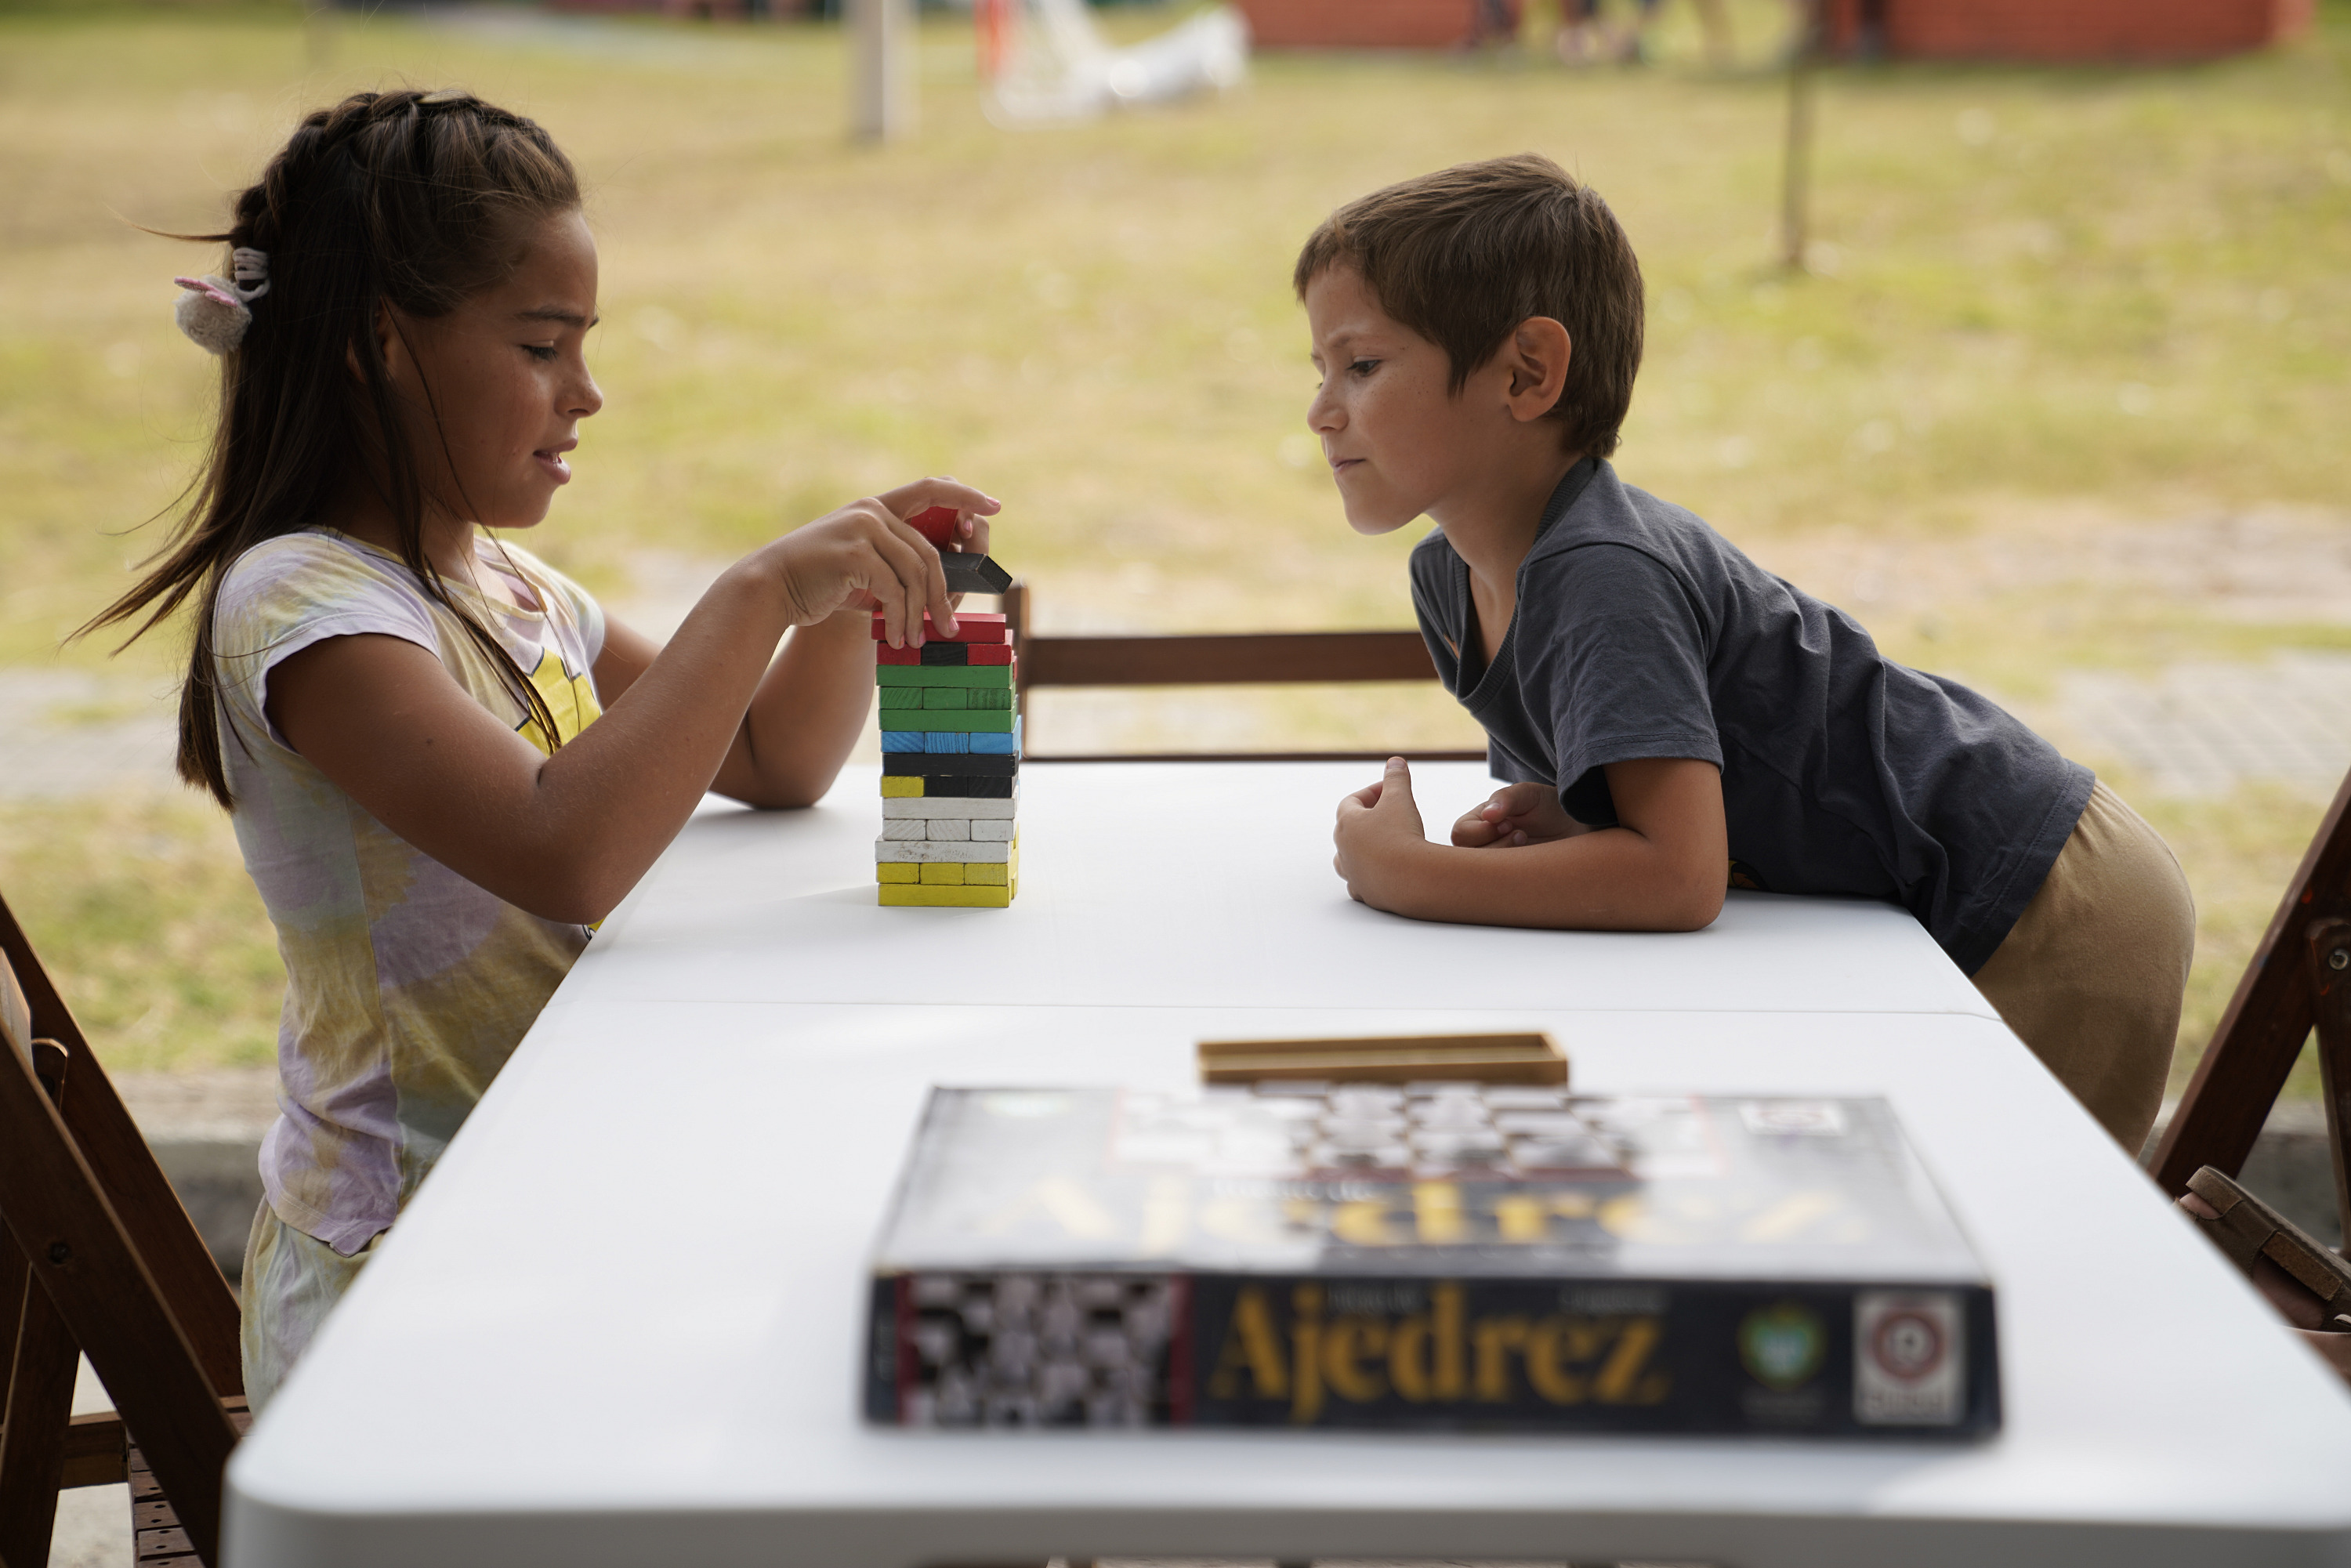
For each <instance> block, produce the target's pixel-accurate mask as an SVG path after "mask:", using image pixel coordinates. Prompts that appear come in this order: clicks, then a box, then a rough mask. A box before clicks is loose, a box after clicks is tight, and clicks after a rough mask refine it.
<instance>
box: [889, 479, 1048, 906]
mask: <svg viewBox="0 0 2351 1568" xmlns="http://www.w3.org/2000/svg"><path fill="white" fill-rule="evenodd" d="M954 516H955V514H953V513H952V512H949V513H947V514H946V519H947V522H948V523H949V524H952V522H953V520H954ZM914 523H915V524H916V526H917V527H922V526H923V525H924V524H925V517H916V518H914ZM924 531H925V533H929V532H930V531H931V529H930V528H925V530H924ZM940 542H942V543H944V542H945V540H944V539H943V538H942V539H941V540H940ZM946 559H947V560H949V561H950V562H957V561H958V558H956V557H955V556H949V557H947V558H946ZM977 559H980V560H985V559H986V558H985V557H981V558H977ZM988 566H989V568H990V569H991V570H999V569H994V563H993V562H989V563H988ZM951 575H960V573H956V574H951ZM873 636H874V643H875V648H874V658H875V668H874V679H875V681H876V682H877V684H878V685H880V687H881V701H882V836H881V837H880V838H879V839H877V840H875V841H874V844H873V858H874V861H875V862H876V865H875V871H876V874H877V876H878V878H879V880H880V882H881V886H882V902H883V904H961V905H977V906H980V907H992V908H998V909H1001V908H1004V907H1005V906H1007V905H1008V904H1011V902H1012V898H1013V895H1014V894H1017V893H1018V892H1019V890H1020V839H1019V826H1018V823H1017V821H1016V817H1015V813H1016V812H1018V810H1019V806H1020V712H1019V698H1018V697H1017V696H1016V695H1014V685H1013V681H1014V675H1015V674H1016V666H1015V665H1014V664H1013V659H1014V657H1015V655H1014V653H1013V648H1012V643H1011V640H1010V638H1011V633H1010V632H1009V631H1008V629H1007V628H1006V626H1005V623H1004V617H1003V616H1001V615H992V614H985V613H982V612H977V611H958V612H956V634H955V635H954V636H953V637H944V636H941V635H940V634H939V631H938V628H937V627H935V626H934V625H933V624H932V623H931V618H930V616H929V615H928V614H927V613H926V614H925V615H924V617H923V644H922V646H921V647H919V648H915V647H907V648H893V647H891V646H890V645H889V643H887V642H886V641H884V640H883V639H884V637H885V636H886V632H885V631H884V629H883V622H882V617H881V615H880V614H879V613H876V614H875V616H874V617H873Z"/></svg>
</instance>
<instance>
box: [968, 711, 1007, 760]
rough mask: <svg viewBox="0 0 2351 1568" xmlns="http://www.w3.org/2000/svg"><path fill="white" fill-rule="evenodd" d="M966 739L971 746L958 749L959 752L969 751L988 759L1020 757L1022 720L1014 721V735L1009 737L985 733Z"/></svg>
mask: <svg viewBox="0 0 2351 1568" xmlns="http://www.w3.org/2000/svg"><path fill="white" fill-rule="evenodd" d="M966 738H967V739H968V740H969V741H970V743H971V744H970V746H969V747H967V748H966V747H957V749H958V750H963V749H969V750H972V751H976V752H978V753H979V754H981V755H982V756H986V757H1018V756H1019V755H1020V720H1019V719H1018V718H1015V719H1014V720H1013V721H1012V733H1010V734H1009V735H1002V734H998V735H989V734H987V733H984V732H983V733H979V734H975V735H971V736H968V737H966Z"/></svg>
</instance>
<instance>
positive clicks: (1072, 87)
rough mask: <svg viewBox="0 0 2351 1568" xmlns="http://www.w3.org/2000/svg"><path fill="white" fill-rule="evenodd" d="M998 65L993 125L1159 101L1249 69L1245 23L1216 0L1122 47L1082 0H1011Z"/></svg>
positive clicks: (1233, 80) (1236, 81)
mask: <svg viewBox="0 0 2351 1568" xmlns="http://www.w3.org/2000/svg"><path fill="white" fill-rule="evenodd" d="M1012 10H1013V14H1014V16H1015V18H1016V22H1015V26H1014V27H1013V28H1012V36H1011V38H1010V40H1009V44H1010V47H1009V49H1008V54H1007V58H1006V61H1005V68H1004V72H1003V74H1002V75H1001V76H999V77H998V78H996V80H995V81H994V82H993V83H992V84H991V86H992V90H991V91H990V93H989V94H988V110H989V112H988V118H989V119H991V120H994V121H996V123H998V125H1036V124H1049V123H1052V122H1054V121H1060V120H1091V119H1092V118H1093V117H1094V116H1096V115H1098V114H1101V113H1102V111H1103V110H1108V109H1114V108H1119V107H1122V106H1129V105H1134V104H1144V103H1164V102H1166V101H1168V100H1170V99H1179V98H1187V97H1189V96H1191V95H1192V94H1194V93H1196V92H1203V91H1207V90H1209V89H1214V90H1217V91H1219V92H1223V91H1228V90H1230V89H1233V88H1236V87H1238V86H1239V85H1240V84H1241V83H1242V82H1243V81H1245V80H1247V79H1248V77H1249V24H1248V23H1247V22H1246V21H1244V20H1243V19H1242V17H1241V14H1240V13H1239V12H1238V11H1236V10H1235V9H1233V8H1232V7H1231V6H1229V5H1218V6H1216V7H1214V8H1212V9H1210V10H1207V11H1202V12H1200V13H1199V14H1198V15H1196V16H1192V17H1189V18H1187V19H1186V20H1185V21H1184V22H1183V23H1181V24H1180V25H1178V26H1175V27H1172V28H1170V29H1169V30H1168V31H1166V32H1165V33H1162V34H1160V35H1159V36H1158V37H1155V38H1147V39H1145V40H1144V42H1142V43H1140V44H1134V45H1130V46H1129V47H1125V48H1113V47H1111V45H1110V44H1109V43H1108V42H1107V41H1106V40H1105V39H1104V38H1103V37H1102V32H1101V30H1100V29H1099V28H1097V27H1096V26H1094V21H1093V18H1092V16H1089V15H1088V14H1087V12H1086V7H1085V0H1015V3H1014V5H1013V7H1012Z"/></svg>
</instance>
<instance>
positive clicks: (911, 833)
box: [882, 817, 931, 840]
mask: <svg viewBox="0 0 2351 1568" xmlns="http://www.w3.org/2000/svg"><path fill="white" fill-rule="evenodd" d="M929 826H930V824H929V823H928V822H925V821H923V820H922V819H921V818H919V817H917V818H914V820H912V821H898V822H893V821H887V820H885V821H883V824H882V836H883V838H885V839H914V840H921V839H927V838H929V837H930V836H931V835H930V834H929V833H927V832H925V831H924V830H925V829H926V828H928V827H929Z"/></svg>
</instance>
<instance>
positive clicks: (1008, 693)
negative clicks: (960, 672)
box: [963, 686, 1012, 712]
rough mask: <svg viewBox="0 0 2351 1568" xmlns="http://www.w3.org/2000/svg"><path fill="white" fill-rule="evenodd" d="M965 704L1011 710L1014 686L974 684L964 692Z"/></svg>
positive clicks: (967, 705)
mask: <svg viewBox="0 0 2351 1568" xmlns="http://www.w3.org/2000/svg"><path fill="white" fill-rule="evenodd" d="M963 706H966V707H985V708H1002V709H1004V710H1006V711H1007V712H1009V711H1011V707H1012V688H1011V687H1010V686H973V687H971V688H969V689H968V690H967V691H966V692H965V693H964V694H963Z"/></svg>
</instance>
